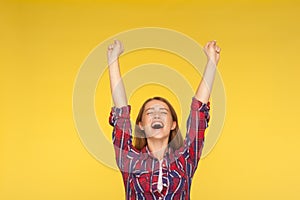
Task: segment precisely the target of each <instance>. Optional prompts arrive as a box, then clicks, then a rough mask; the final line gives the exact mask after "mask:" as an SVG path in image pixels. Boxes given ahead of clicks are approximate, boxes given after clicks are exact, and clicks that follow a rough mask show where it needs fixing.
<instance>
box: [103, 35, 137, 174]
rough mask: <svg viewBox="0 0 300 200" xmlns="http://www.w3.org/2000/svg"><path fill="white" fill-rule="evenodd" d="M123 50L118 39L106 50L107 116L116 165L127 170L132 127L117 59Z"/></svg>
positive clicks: (123, 170) (124, 170)
mask: <svg viewBox="0 0 300 200" xmlns="http://www.w3.org/2000/svg"><path fill="white" fill-rule="evenodd" d="M123 51H124V49H123V45H122V43H121V42H120V41H119V40H115V41H114V43H113V44H111V45H109V46H108V50H107V60H108V65H109V77H110V87H111V94H112V98H113V102H114V107H112V109H111V112H110V116H109V123H110V125H111V126H113V127H114V129H113V133H112V139H113V144H114V149H115V155H116V162H117V165H118V167H119V169H120V170H121V171H122V172H128V171H129V166H130V165H129V163H130V161H129V160H128V158H127V155H128V154H129V152H131V150H132V129H131V123H130V105H128V104H127V97H126V93H125V88H124V84H123V80H122V77H121V73H120V67H119V60H118V58H119V56H120V55H121V54H122V53H123Z"/></svg>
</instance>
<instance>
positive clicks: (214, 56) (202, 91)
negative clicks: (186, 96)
mask: <svg viewBox="0 0 300 200" xmlns="http://www.w3.org/2000/svg"><path fill="white" fill-rule="evenodd" d="M220 51H221V49H220V47H219V46H218V45H217V42H216V41H215V40H214V41H210V42H208V43H207V44H206V45H205V47H204V52H205V54H206V56H207V64H206V68H205V72H204V75H203V77H202V80H201V82H200V84H199V86H198V89H197V91H196V94H195V98H196V99H198V100H199V101H201V102H202V103H207V102H208V101H209V97H210V94H211V90H212V87H213V82H214V79H215V73H216V67H217V64H218V62H219V59H220Z"/></svg>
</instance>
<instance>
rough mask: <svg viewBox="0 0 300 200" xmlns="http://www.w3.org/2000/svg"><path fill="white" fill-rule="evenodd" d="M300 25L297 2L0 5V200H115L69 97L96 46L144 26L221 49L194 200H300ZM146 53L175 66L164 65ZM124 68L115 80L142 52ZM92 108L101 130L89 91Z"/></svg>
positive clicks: (111, 173)
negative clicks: (218, 113) (219, 89)
mask: <svg viewBox="0 0 300 200" xmlns="http://www.w3.org/2000/svg"><path fill="white" fill-rule="evenodd" d="M150 2H151V3H150ZM299 19H300V2H297V1H271V0H268V1H266V0H265V1H258V0H257V1H234V0H231V1H226V2H225V1H224V2H223V1H213V2H210V1H205V2H201V1H191V0H190V1H183V0H177V1H148V2H146V1H128V2H125V1H105V2H96V1H85V2H84V1H82V2H81V1H43V2H40V1H1V4H0V23H1V31H0V36H1V37H0V49H1V50H0V55H1V63H0V64H1V68H0V69H1V72H0V74H1V78H0V87H1V90H0V91H1V104H0V105H1V109H0V113H1V125H0V131H1V133H0V199H3V200H9V199H30V200H34V199H37V200H40V199H45V200H46V199H72V200H77V199H78V200H82V199H89V200H92V199H124V189H123V184H122V179H121V175H120V172H118V171H116V170H114V169H111V168H108V167H106V166H104V165H102V164H100V163H99V162H98V161H97V160H95V159H94V158H93V157H92V156H91V155H90V154H89V153H88V152H87V150H86V149H85V147H84V146H83V145H82V144H81V141H80V139H79V136H78V133H77V131H76V128H75V124H74V121H73V113H72V92H73V86H74V82H75V79H76V75H77V73H78V71H79V69H80V66H81V64H82V63H83V61H84V60H85V58H86V57H87V56H88V54H89V53H90V52H91V51H92V49H93V48H94V47H96V46H97V45H98V44H99V43H100V42H101V41H103V40H105V39H107V38H108V37H111V36H112V35H115V34H117V33H119V32H122V31H126V30H129V29H133V28H142V27H147V26H154V27H163V28H169V29H173V30H176V31H179V32H182V33H184V34H186V35H188V36H190V37H191V38H193V39H195V40H196V41H197V42H199V43H200V44H202V45H204V44H205V42H206V41H208V40H212V39H216V40H218V42H219V45H220V46H221V48H222V57H221V60H220V64H219V71H220V73H221V75H222V78H223V81H224V87H225V89H226V98H227V100H226V110H227V112H226V120H225V123H224V128H223V131H222V136H221V138H220V140H219V141H218V143H217V145H216V147H215V148H214V149H213V151H212V152H211V153H210V154H209V156H207V157H206V158H205V159H202V160H201V163H200V165H199V167H198V170H197V172H196V174H195V177H194V179H193V185H192V191H191V197H192V199H230V200H231V199H243V200H247V199H249V200H250V199H251V200H252V199H274V200H275V199H283V198H285V199H290V200H291V199H300V193H299V191H300V184H299V182H300V172H299V169H300V156H299V152H300V151H299V146H300V135H299V133H300V128H299V114H300V106H299V100H300V99H299V84H300V82H299V72H300V69H299V47H300V39H299V35H300V27H299ZM125 48H126V47H125ZM151 53H153V55H154V56H153V58H154V59H156V61H157V62H159V61H161V63H166V64H170V65H171V64H172V62H171V63H170V62H169V63H168V61H169V59H168V58H170V56H171V55H167V56H165V57H163V56H161V54H157V53H155V52H151V51H150V52H149V54H151ZM146 55H147V54H146ZM134 58H138V59H137V60H135V59H134ZM128 59H129V60H128V61H126V59H125V58H124V62H123V63H124V69H123V70H124V72H125V71H126V70H129V69H130V66H128V65H126V63H131V62H132V63H134V62H137V63H146V62H148V61H151V59H148V57H147V56H144V57H143V56H141V55H140V56H139V52H137V53H136V54H135V55H132V57H128ZM147 59H148V60H147ZM178 63H180V62H179V61H178ZM105 78H107V76H105V77H104V79H103V80H105ZM190 79H191V83H192V85H193V87H194V88H195V87H196V86H197V80H196V79H197V77H196V78H195V77H190ZM107 80H108V79H107ZM105 84H107V85H106V86H104V87H107V89H108V83H105ZM146 89H147V88H146ZM146 91H147V90H142V89H141V90H139V91H137V92H136V93H135V95H136V96H137V97H138V98H142V96H143V95H147V94H148V93H147V92H146ZM107 92H109V90H107ZM107 94H109V93H107ZM149 95H150V96H152V93H150V94H149ZM166 96H167V97H170V98H171V99H172V101H175V104H176V99H175V98H174V97H172V95H171V94H169V93H168V91H167V90H166ZM96 100H97V101H96V106H95V107H96V113H97V116H99V123H100V124H101V123H104V124H106V122H107V116H108V111H109V109H110V108H109V106H110V105H109V104H107V103H106V104H105V101H106V100H109V101H110V98H109V97H107V96H105V97H103V98H102V96H101V95H100V93H99V91H97V94H96ZM130 103H131V104H132V106H133V107H139V106H140V103H141V102H140V101H137V100H134V99H130ZM212 103H213V104H217V103H218V102H217V101H213V102H212ZM103 105H105V107H104V108H103ZM176 105H177V104H176ZM102 108H103V109H102ZM135 112H136V111H135ZM102 116H105V118H104V119H103V117H102ZM212 120H213V118H212ZM103 126H105V130H106V132H105V133H106V134H107V137H108V138H110V131H111V128H110V127H109V126H108V125H107V124H106V125H103Z"/></svg>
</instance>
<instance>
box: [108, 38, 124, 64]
mask: <svg viewBox="0 0 300 200" xmlns="http://www.w3.org/2000/svg"><path fill="white" fill-rule="evenodd" d="M123 52H124V47H123V44H122V42H121V41H120V40H114V43H113V44H111V45H109V46H108V49H107V61H108V64H109V65H110V64H112V63H113V62H114V61H116V60H117V59H118V57H119V56H120V55H121V54H122V53H123Z"/></svg>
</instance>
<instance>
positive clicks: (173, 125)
mask: <svg viewBox="0 0 300 200" xmlns="http://www.w3.org/2000/svg"><path fill="white" fill-rule="evenodd" d="M176 126H177V123H176V121H173V123H172V126H171V130H172V131H173V130H174V129H175V128H176Z"/></svg>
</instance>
